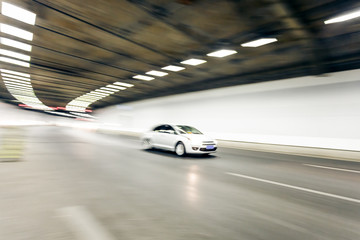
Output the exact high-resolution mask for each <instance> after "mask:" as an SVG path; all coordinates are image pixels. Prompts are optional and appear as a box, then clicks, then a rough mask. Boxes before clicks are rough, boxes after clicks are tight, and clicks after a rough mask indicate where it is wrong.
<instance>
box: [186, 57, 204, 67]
mask: <svg viewBox="0 0 360 240" xmlns="http://www.w3.org/2000/svg"><path fill="white" fill-rule="evenodd" d="M203 63H206V61H205V60H202V59H196V58H191V59H188V60H185V61H182V62H181V64H186V65H192V66H196V65H200V64H203Z"/></svg>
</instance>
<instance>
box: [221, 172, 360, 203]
mask: <svg viewBox="0 0 360 240" xmlns="http://www.w3.org/2000/svg"><path fill="white" fill-rule="evenodd" d="M226 174H229V175H233V176H236V177H241V178H246V179H251V180H255V181H259V182H264V183H270V184H274V185H278V186H282V187H287V188H292V189H296V190H301V191H304V192H309V193H315V194H319V195H323V196H327V197H333V198H337V199H341V200H345V201H349V202H354V203H360V199H356V198H349V197H344V196H340V195H336V194H331V193H326V192H321V191H316V190H312V189H309V188H303V187H297V186H293V185H289V184H285V183H280V182H275V181H270V180H266V179H261V178H256V177H251V176H247V175H242V174H238V173H231V172H226Z"/></svg>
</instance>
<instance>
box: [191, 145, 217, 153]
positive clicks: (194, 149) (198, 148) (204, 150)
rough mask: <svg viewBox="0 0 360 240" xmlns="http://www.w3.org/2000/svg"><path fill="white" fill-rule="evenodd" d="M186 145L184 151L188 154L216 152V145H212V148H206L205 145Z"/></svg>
mask: <svg viewBox="0 0 360 240" xmlns="http://www.w3.org/2000/svg"><path fill="white" fill-rule="evenodd" d="M185 147H186V153H189V154H210V153H216V150H217V145H212V149H209V147H208V148H207V146H206V145H200V146H199V145H188V146H185Z"/></svg>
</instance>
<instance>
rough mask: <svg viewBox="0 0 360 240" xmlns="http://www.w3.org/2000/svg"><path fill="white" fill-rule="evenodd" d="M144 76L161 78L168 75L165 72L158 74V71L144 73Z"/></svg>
mask: <svg viewBox="0 0 360 240" xmlns="http://www.w3.org/2000/svg"><path fill="white" fill-rule="evenodd" d="M145 74H148V75H153V76H157V77H163V76H166V75H168V73H166V72H160V71H155V70H152V71H149V72H146V73H145Z"/></svg>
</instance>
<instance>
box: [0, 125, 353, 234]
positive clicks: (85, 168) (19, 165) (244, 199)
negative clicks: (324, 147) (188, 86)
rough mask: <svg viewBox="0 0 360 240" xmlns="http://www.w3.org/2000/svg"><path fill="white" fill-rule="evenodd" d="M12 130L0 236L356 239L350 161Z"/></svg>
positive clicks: (4, 164)
mask: <svg viewBox="0 0 360 240" xmlns="http://www.w3.org/2000/svg"><path fill="white" fill-rule="evenodd" d="M18 130H19V129H18ZM18 130H16V131H17V132H18V133H19V132H20V133H21V134H18V135H16V136H17V138H18V140H19V142H22V143H23V144H22V145H23V150H22V157H21V158H20V159H12V160H11V159H10V160H9V159H8V160H6V161H5V159H2V160H1V159H0V239H6V240H20V239H21V240H22V239H24V240H25V239H26V240H28V239H34V240H49V239H51V240H58V239H59V240H60V239H61V240H65V239H66V240H68V239H74V240H93V239H94V240H95V239H97V240H109V239H110V240H113V239H118V240H130V239H131V240H135V239H136V240H150V239H154V240H155V239H156V240H180V239H187V240H190V239H196V240H202V239H216V240H230V239H234V240H235V239H236V240H262V239H264V240H265V239H266V240H267V239H271V240H283V239H284V240H285V239H291V240H304V239H306V240H312V239H314V240H315V239H316V240H323V239H324V240H325V239H326V240H331V239H334V240H335V239H336V240H339V239H341V240H346V239H348V240H358V239H360V187H359V186H360V164H359V163H355V162H346V161H334V160H328V159H317V158H309V157H301V156H290V155H282V154H272V153H262V152H254V151H245V150H235V149H226V148H223V149H219V151H218V153H217V154H215V155H213V156H209V157H196V156H188V157H184V158H179V157H177V156H175V155H174V154H173V153H169V152H164V151H144V150H141V149H140V143H139V141H138V140H137V139H136V138H132V137H119V136H109V135H103V134H98V133H94V132H84V131H80V130H72V129H67V128H58V127H33V128H24V129H21V130H20V131H18ZM9 131H10V132H9ZM11 131H14V130H9V129H0V139H1V140H0V145H4V144H5V143H6V142H8V141H9V136H11ZM9 133H10V134H9ZM11 141H14V139H11ZM5 145H6V144H5ZM0 151H2V150H1V148H0ZM14 156H15V155H14ZM16 156H19V153H18V152H17V153H16Z"/></svg>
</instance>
